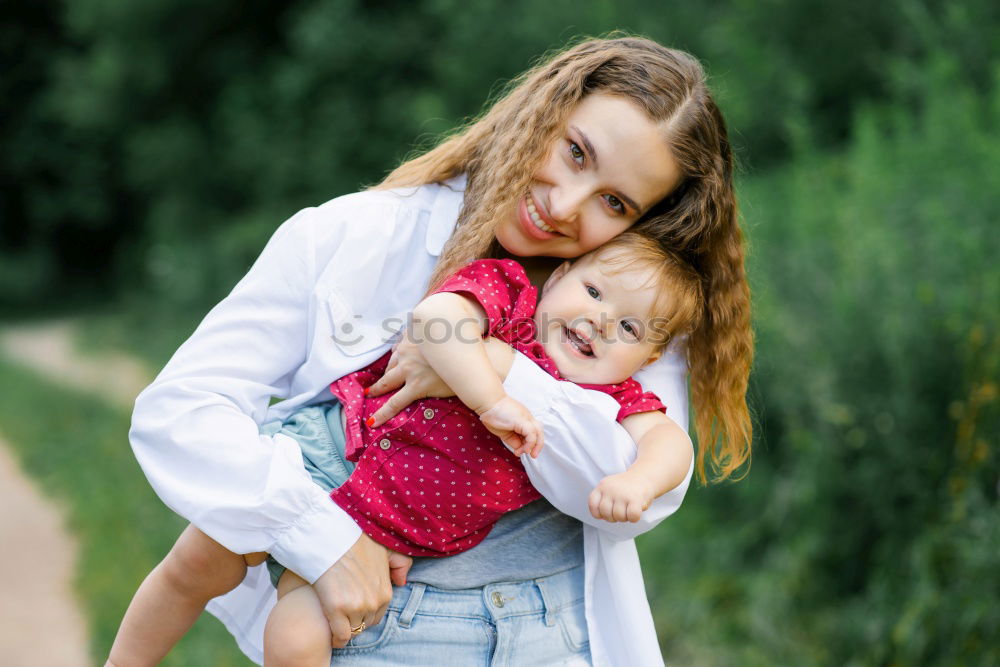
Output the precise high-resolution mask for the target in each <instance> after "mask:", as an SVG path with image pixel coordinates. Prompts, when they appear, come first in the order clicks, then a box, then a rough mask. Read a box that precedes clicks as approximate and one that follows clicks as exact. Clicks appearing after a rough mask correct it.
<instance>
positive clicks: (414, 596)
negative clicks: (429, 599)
mask: <svg viewBox="0 0 1000 667" xmlns="http://www.w3.org/2000/svg"><path fill="white" fill-rule="evenodd" d="M426 589H427V586H426V585H425V584H420V583H416V584H410V597H409V598H407V599H406V606H405V607H403V611H402V612H400V614H399V625H400V627H403V628H408V627H410V623H412V622H413V617H414V616H415V615H416V613H417V609H418V608H419V607H420V600H421V599H422V598H423V597H424V591H425V590H426Z"/></svg>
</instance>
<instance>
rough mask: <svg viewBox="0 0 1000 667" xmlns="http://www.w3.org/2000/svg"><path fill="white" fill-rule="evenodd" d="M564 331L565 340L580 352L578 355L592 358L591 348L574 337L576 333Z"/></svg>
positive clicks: (592, 351) (592, 349)
mask: <svg viewBox="0 0 1000 667" xmlns="http://www.w3.org/2000/svg"><path fill="white" fill-rule="evenodd" d="M564 330H565V332H566V338H567V340H569V342H570V344H571V345H572V346H573V347H575V348H576V349H577V350H579V351H580V354H582V355H584V356H585V357H593V356H594V348H592V347H591V346H590V343H588V342H587V341H585V340H584V339H583V338H581V337H580V336H578V335H576V333H574V332H573V331H571V330H570V329H565V328H564Z"/></svg>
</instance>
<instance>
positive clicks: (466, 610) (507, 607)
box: [389, 566, 584, 627]
mask: <svg viewBox="0 0 1000 667" xmlns="http://www.w3.org/2000/svg"><path fill="white" fill-rule="evenodd" d="M583 596H584V585H583V567H582V566H577V567H574V568H571V569H569V570H566V571H565V572H560V573H558V574H553V575H550V576H547V577H541V578H538V579H531V580H528V581H517V582H500V583H496V584H489V585H488V586H483V587H482V588H466V589H461V590H444V589H441V588H435V587H434V586H428V585H426V584H421V583H411V584H407V585H406V586H399V587H397V588H395V589H394V590H393V596H392V602H391V603H390V604H389V608H390V609H392V610H394V611H398V612H400V615H399V624H400V625H402V626H403V627H408V626H409V624H410V622H411V621H412V620H413V616H414V615H416V614H425V615H430V616H455V617H462V618H484V619H486V620H499V619H503V618H508V617H511V616H521V615H525V614H538V613H544V614H545V623H546V625H551V624H552V623H553V622H554V620H553V618H552V617H553V616H554V615H555V614H557V613H558V612H559V610H560V609H562V608H563V607H567V606H571V605H573V604H577V603H579V602H580V601H581V600H582V599H583Z"/></svg>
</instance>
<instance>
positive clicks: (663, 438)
mask: <svg viewBox="0 0 1000 667" xmlns="http://www.w3.org/2000/svg"><path fill="white" fill-rule="evenodd" d="M701 309H702V295H701V287H700V282H699V279H698V277H697V274H696V273H695V272H694V271H693V270H692V269H691V268H690V267H688V266H687V265H686V264H684V263H683V262H682V261H681V260H680V259H678V258H677V257H675V256H673V255H671V254H669V253H667V252H666V251H664V250H663V249H662V248H661V247H660V246H659V244H658V243H657V242H655V241H653V240H650V239H647V238H646V237H644V236H642V235H640V234H638V233H635V232H627V233H625V234H622V235H619V236H618V237H616V238H615V239H613V240H612V241H610V242H608V243H607V244H605V245H604V246H602V247H600V248H598V249H597V250H594V251H592V252H591V253H588V254H587V255H584V256H583V257H581V258H579V259H578V260H576V261H574V262H564V263H563V264H562V265H561V266H560V267H559V268H557V269H556V270H555V271H554V272H553V273H552V275H551V276H550V277H549V278H548V280H547V281H546V282H545V285H544V286H543V288H542V295H541V300H540V301H538V303H537V307H536V290H535V288H534V287H532V286H531V284H530V283H529V281H528V278H527V275H526V274H525V271H524V269H523V268H522V267H521V266H520V265H519V264H517V263H516V262H514V261H512V260H478V261H475V262H472V263H471V264H469V265H467V266H465V267H464V268H462V269H461V270H459V271H458V272H457V273H455V274H454V275H452V276H451V277H449V278H448V279H446V280H445V281H444V283H443V284H441V285H440V286H439V287H438V288H437V289H436V290H435V291H434V293H433V294H431V295H430V296H428V297H426V298H425V299H424V300H423V301H421V302H420V303H419V304H418V305H417V307H416V308H415V309H414V311H413V322H412V326H411V332H410V335H411V338H412V340H413V341H414V342H415V343H416V344H417V345H418V346H419V347H420V349H421V351H422V353H423V355H424V357H425V359H426V360H427V363H428V364H429V365H430V366H431V367H432V368H433V369H434V370H435V371H436V372H437V373H438V375H439V376H440V377H441V379H442V380H443V381H444V382H445V384H447V385H448V386H449V387H451V389H452V390H453V391H454V392H455V397H453V398H424V399H420V400H418V401H416V402H414V403H413V404H411V405H410V406H409V407H407V408H406V409H404V410H403V411H402V412H400V413H399V414H397V415H396V416H394V417H392V418H391V419H389V420H388V421H385V422H384V423H377V419H376V415H377V414H378V413H379V409H380V408H381V407H382V406H383V405H384V404H385V402H386V401H387V400H388V399H389V397H390V395H391V394H388V395H384V396H379V397H370V396H368V395H367V394H368V387H370V386H371V385H372V384H374V383H375V382H376V381H377V380H378V379H379V378H380V377H382V375H383V374H384V373H385V370H386V367H387V364H388V360H389V354H386V355H385V356H383V357H382V358H381V359H379V360H377V361H375V362H374V363H372V364H371V365H369V366H368V367H366V368H364V369H362V370H360V371H357V372H355V373H351V374H349V375H347V376H345V377H343V378H340V379H339V380H336V381H335V382H334V383H333V384H332V385H331V387H330V390H331V393H332V394H333V395H334V396H335V397H336V398H337V401H335V402H331V403H330V404H329V405H326V406H313V407H310V408H305V409H304V410H303V411H300V413H296V414H295V415H292V416H291V417H289V419H288V420H286V422H285V424H284V425H282V427H281V432H283V433H285V434H286V435H289V436H291V437H293V438H296V440H297V441H298V442H299V444H300V446H301V448H302V451H303V461H304V463H305V464H306V467H307V469H309V471H310V473H311V474H312V475H313V478H314V479H315V480H316V481H317V482H318V483H320V484H321V485H323V486H325V487H326V488H332V492H331V494H330V495H331V498H332V499H333V500H334V502H336V503H337V504H338V505H340V507H341V508H343V509H344V510H345V511H346V512H347V513H348V514H350V515H351V517H352V518H353V519H354V520H355V521H356V522H357V523H358V525H359V526H360V527H361V528H362V530H363V531H364V532H365V533H366V534H368V535H369V536H370V537H371V538H373V539H374V540H375V541H377V542H379V543H381V544H383V545H385V546H386V547H388V548H389V549H390V550H393V551H396V552H399V553H403V554H407V555H411V556H431V557H441V556H447V555H452V554H455V553H458V552H460V551H464V550H467V549H470V548H472V547H474V546H475V545H476V544H478V543H479V542H481V541H482V540H483V538H485V536H486V535H487V533H488V532H489V530H490V529H491V527H492V526H493V524H494V523H495V522H496V521H497V520H498V519H499V517H500V516H501V515H502V514H503V513H504V512H509V511H512V510H515V509H518V508H520V507H523V506H524V505H526V504H527V503H529V502H532V501H534V500H536V499H538V498H539V497H540V496H539V494H538V492H537V491H535V489H534V488H533V487H532V486H531V484H530V482H529V480H528V477H527V475H526V473H525V471H524V469H523V467H522V466H521V465H520V462H519V461H518V459H517V457H518V456H520V455H523V454H530V455H531V456H534V457H537V456H538V454H539V453H540V451H541V449H542V447H543V435H542V429H541V426H540V424H539V423H538V422H537V421H536V420H535V418H534V417H533V416H532V414H531V412H530V411H529V410H528V409H527V408H526V407H525V406H524V405H522V404H521V403H519V402H518V401H516V400H514V399H513V398H511V397H509V396H507V395H506V393H505V391H504V389H503V384H502V381H501V379H500V377H499V375H498V373H497V371H496V370H495V365H496V364H499V365H500V366H501V367H503V366H504V364H506V367H508V368H509V364H510V362H511V360H512V358H513V352H512V350H517V351H519V352H521V353H523V354H525V355H526V356H528V357H529V358H530V359H531V360H532V361H534V362H535V363H536V364H538V365H539V366H540V367H541V368H543V369H544V370H545V371H547V372H548V373H550V374H551V375H553V376H555V377H557V378H559V379H564V380H568V381H572V382H574V383H577V384H579V385H580V386H583V387H585V388H588V389H594V390H598V391H602V392H605V393H607V394H608V395H610V396H611V397H612V398H613V399H614V400H615V401H616V402H617V403H618V406H619V410H618V415H617V419H618V421H619V422H620V423H621V424H622V426H623V427H624V428H625V429H626V430H627V431H628V433H629V434H630V435H631V437H632V438H633V439H634V440H635V442H636V444H637V447H638V455H637V457H636V460H635V462H634V463H633V464H632V465H631V466H630V467H629V469H628V470H626V471H625V472H622V473H620V474H617V475H612V476H609V477H607V478H605V479H604V480H602V481H601V483H600V484H599V485H598V486H597V488H595V489H594V491H593V492H592V493H591V496H590V498H589V504H590V510H591V512H592V514H593V515H594V516H595V517H596V518H599V519H605V520H608V521H624V520H629V521H637V520H638V519H639V517H640V514H641V513H642V511H643V510H645V509H646V508H647V507H648V506H649V504H650V503H651V502H652V501H653V499H655V498H657V497H659V496H660V495H662V494H664V493H666V492H667V491H669V490H670V489H672V488H674V487H675V486H677V485H678V484H680V483H681V482H682V481H683V480H684V478H685V476H686V475H687V472H688V470H689V466H690V461H691V445H690V440H689V439H688V437H687V435H686V434H685V433H684V431H683V430H682V429H680V428H679V427H678V426H677V425H676V424H674V423H673V422H672V421H671V420H670V419H669V418H667V416H666V415H665V414H664V410H665V408H664V406H663V404H662V403H660V401H659V400H658V399H657V397H656V396H654V395H653V394H651V393H644V392H643V391H642V389H641V387H640V385H639V383H638V382H636V381H635V380H633V379H632V378H631V376H632V374H633V373H635V372H636V371H638V370H639V369H640V368H642V367H643V366H644V365H646V364H648V363H650V362H652V361H654V360H655V359H657V358H659V356H660V355H661V354H662V352H663V350H664V349H665V347H666V344H667V343H668V342H669V341H670V340H672V339H674V338H676V337H678V336H682V335H684V334H686V333H687V332H688V331H690V330H692V329H693V327H694V326H695V324H696V323H697V318H698V317H699V314H700V313H701ZM487 339H489V340H487ZM497 341H502V343H505V344H506V346H504V345H502V344H500V343H498V342H497ZM507 346H509V347H507ZM488 348H489V350H488ZM498 348H499V349H498ZM498 360H499V361H498ZM504 360H506V361H504ZM309 411H311V412H312V414H313V415H316V414H319V415H320V417H319V418H318V419H314V418H312V417H309V416H307V413H308V412H309ZM306 422H308V427H307V428H304V429H303V428H301V425H302V424H303V423H306ZM317 427H318V428H319V429H320V430H322V431H323V433H322V434H321V435H322V437H320V438H316V437H314V435H315V431H316V428H317ZM494 436H496V437H494ZM497 438H499V441H498V439H497ZM501 441H502V443H503V444H504V445H506V448H505V447H503V446H501V444H500V443H501ZM317 443H318V444H317ZM348 474H349V476H347V475H348ZM345 477H346V479H345ZM333 487H336V488H333ZM185 540H186V542H184V545H183V548H186V549H195V550H197V551H198V552H199V554H201V555H203V556H204V557H205V558H213V559H217V560H219V561H220V569H221V570H225V569H226V568H225V567H224V563H222V562H221V561H222V560H224V559H239V561H240V562H239V567H240V568H242V567H244V560H243V559H244V557H243V556H239V555H234V554H231V553H230V552H228V551H226V550H225V549H222V548H221V547H219V546H218V545H217V544H216V543H214V542H213V541H212V540H210V539H209V538H208V537H207V536H205V535H204V534H201V533H200V531H197V529H194V528H193V527H189V528H188V530H187V531H185V534H184V535H182V536H181V539H180V540H178V545H177V546H175V550H176V549H178V548H181V547H182V541H185ZM172 554H173V552H172V553H171V554H170V555H168V556H167V559H169V558H171V555H172ZM245 562H250V563H251V564H253V561H252V560H251V559H249V558H248V559H247V561H245ZM398 562H399V561H398V560H397V561H396V563H397V564H398ZM390 565H393V561H392V559H390ZM161 567H162V564H161ZM158 569H160V568H158ZM232 569H234V571H235V570H237V568H235V567H234V568H232ZM269 569H270V570H271V574H272V581H274V583H275V585H276V586H277V589H278V603H277V605H276V606H275V608H274V609H273V610H272V612H271V615H270V617H269V618H268V621H267V626H266V629H265V637H264V646H265V660H266V662H267V664H269V665H271V664H275V665H281V664H293V663H294V664H316V665H320V664H322V665H328V664H329V661H330V628H329V625H328V623H327V620H326V618H325V616H324V614H323V611H322V608H321V606H320V603H319V601H318V599H317V598H316V595H315V593H314V592H313V591H312V588H311V587H310V586H309V584H308V583H307V582H306V581H305V580H303V579H301V578H300V577H298V576H297V575H295V574H294V573H292V572H290V571H285V570H284V568H282V567H281V566H280V565H279V564H277V563H275V562H273V561H271V562H269ZM239 571H242V569H239ZM155 577H156V570H154V572H153V574H151V575H150V577H148V578H147V580H146V582H144V583H143V585H142V587H141V588H140V590H139V592H138V593H137V594H136V597H135V599H134V600H133V602H132V605H131V606H130V608H129V611H128V613H127V614H126V619H125V621H123V623H122V628H121V630H120V631H119V636H118V638H117V639H116V641H115V647H114V648H113V649H112V660H116V661H117V660H119V659H120V658H117V657H116V656H122V657H123V658H124V657H128V656H129V655H130V654H131V653H133V651H132V650H131V649H133V648H135V647H139V646H140V645H145V648H143V649H141V650H142V651H143V652H146V651H148V650H149V649H151V648H152V647H153V646H157V645H159V646H164V647H165V648H166V649H167V650H169V648H170V646H172V645H173V643H174V642H176V640H177V639H179V638H180V636H181V635H182V634H183V632H184V631H186V629H187V627H188V626H189V625H190V623H191V622H193V620H194V618H191V619H190V621H188V620H186V619H181V618H179V616H180V615H181V614H180V613H175V616H177V618H164V616H163V609H162V607H163V605H162V604H160V605H158V606H157V605H155V604H154V603H153V601H152V599H151V598H152V596H153V595H156V594H157V593H158V592H159V593H163V588H164V587H165V586H167V585H168V584H167V582H161V583H160V584H157V583H156V582H155V581H153V583H150V582H151V580H154V579H155ZM394 581H395V582H396V583H397V584H398V583H402V582H401V581H400V578H399V577H396V576H394ZM183 583H184V585H185V587H186V589H187V590H189V591H192V593H190V594H189V595H188V597H191V598H192V599H191V600H190V601H189V602H190V604H189V605H187V606H188V607H190V608H191V609H195V608H198V604H200V608H203V607H204V604H205V603H207V601H208V599H209V597H212V596H214V595H218V594H219V592H218V586H215V587H214V589H213V595H209V596H208V597H205V598H204V599H198V600H194V599H193V598H195V597H198V595H197V594H196V593H195V591H198V590H201V589H202V588H203V587H202V585H201V582H183ZM236 583H238V581H236V582H234V583H233V585H235V584H236ZM176 587H177V585H176V584H174V588H176ZM175 607H176V605H175ZM200 608H199V609H200ZM144 610H148V611H144ZM364 627H365V625H364V623H361V624H360V625H359V626H358V627H356V628H352V633H353V634H360V632H361V631H363V630H364ZM157 635H159V636H157ZM140 638H142V641H140ZM293 647H294V648H293ZM163 653H165V651H163ZM161 654H162V653H161ZM134 657H135V656H132V657H131V658H129V660H131V659H133V658H134Z"/></svg>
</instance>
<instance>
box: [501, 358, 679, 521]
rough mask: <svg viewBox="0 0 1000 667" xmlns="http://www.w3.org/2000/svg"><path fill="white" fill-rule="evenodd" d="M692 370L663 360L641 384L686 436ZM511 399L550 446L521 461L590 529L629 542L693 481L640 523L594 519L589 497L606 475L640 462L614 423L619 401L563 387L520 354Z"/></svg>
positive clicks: (509, 387)
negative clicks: (525, 408) (528, 414)
mask: <svg viewBox="0 0 1000 667" xmlns="http://www.w3.org/2000/svg"><path fill="white" fill-rule="evenodd" d="M686 378H687V368H686V365H685V364H684V363H683V361H682V358H681V357H679V356H677V355H676V354H674V355H664V358H663V359H661V360H660V361H657V362H655V363H654V364H651V365H650V366H649V367H647V368H645V369H643V371H642V374H637V375H636V379H638V380H640V381H641V382H642V383H643V386H644V387H645V388H646V389H647V390H651V391H655V392H656V393H657V395H658V396H659V397H660V399H661V400H662V401H663V402H664V404H666V406H667V415H668V416H669V417H671V418H672V419H673V420H674V421H675V422H677V423H678V424H679V425H680V426H681V427H682V428H684V429H685V430H687V389H686V386H687V385H686ZM504 388H505V389H506V391H507V393H508V394H509V395H510V396H512V397H513V398H515V399H517V400H518V401H521V402H522V403H524V404H525V405H526V406H528V408H529V409H530V410H531V412H532V414H534V415H535V417H536V418H537V419H538V420H539V421H540V422H541V423H542V426H543V427H544V430H545V446H544V447H543V448H542V452H541V454H540V455H539V456H538V458H537V459H532V458H531V457H529V456H525V457H522V459H521V460H522V462H523V463H524V468H525V470H526V471H527V472H528V477H529V478H530V479H531V482H532V484H533V485H534V486H535V488H536V489H538V492H539V493H541V494H542V495H543V496H545V498H546V499H547V500H548V501H549V502H550V503H552V504H553V505H554V506H555V507H556V508H557V509H558V510H559V511H561V512H563V513H565V514H568V515H570V516H573V517H575V518H577V519H579V520H580V521H583V522H584V523H586V524H589V525H592V526H594V527H595V528H597V529H599V530H601V531H602V532H603V533H605V534H606V535H608V536H611V537H616V538H621V539H628V538H633V537H635V536H636V535H639V534H641V533H644V532H646V531H647V530H649V529H651V528H653V527H655V526H656V525H657V524H658V523H659V522H660V521H662V520H663V519H665V518H666V517H667V516H669V515H671V514H673V513H674V511H676V510H677V508H678V507H680V504H681V501H682V500H683V499H684V494H685V492H686V491H687V487H688V484H689V483H690V480H691V473H692V470H693V466H692V467H691V468H689V470H688V474H687V476H686V477H685V479H684V481H683V482H682V483H681V484H680V485H678V486H677V487H676V488H675V489H673V490H671V491H668V492H667V493H665V494H663V495H662V496H660V497H659V498H657V499H656V500H654V501H653V504H652V505H651V506H650V507H649V509H648V510H646V511H645V512H643V513H642V518H641V519H640V520H639V521H638V522H637V523H628V522H624V523H611V522H608V521H603V520H601V519H595V518H594V517H593V516H592V515H591V514H590V510H589V508H588V506H587V497H588V496H589V495H590V492H591V491H592V490H593V489H594V487H595V486H597V483H598V482H600V481H601V480H602V479H603V478H604V477H606V476H607V475H611V474H615V473H619V472H623V471H624V470H625V469H626V468H628V466H629V465H630V464H631V463H632V462H633V461H634V460H635V456H636V451H637V449H636V445H635V442H633V441H632V438H631V437H630V436H629V434H628V433H627V432H626V431H625V429H624V428H623V427H622V426H621V425H620V424H618V422H617V421H615V416H616V415H617V413H618V408H619V406H618V403H617V402H616V401H615V400H614V399H613V398H611V397H610V396H608V395H607V394H604V393H601V392H598V391H592V390H587V389H582V388H581V387H579V386H577V385H575V384H573V383H572V382H561V381H559V380H556V379H555V378H553V377H552V376H551V375H549V374H548V373H546V372H545V371H543V370H542V369H541V368H539V367H538V366H537V365H536V364H534V363H532V362H531V361H530V360H529V359H528V358H527V357H525V356H524V355H522V354H520V353H515V355H514V364H513V365H512V366H511V369H510V372H509V373H508V374H507V378H506V380H505V381H504Z"/></svg>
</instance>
